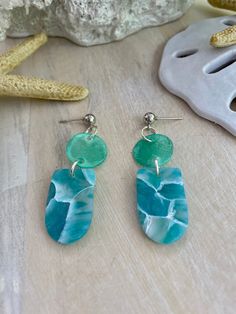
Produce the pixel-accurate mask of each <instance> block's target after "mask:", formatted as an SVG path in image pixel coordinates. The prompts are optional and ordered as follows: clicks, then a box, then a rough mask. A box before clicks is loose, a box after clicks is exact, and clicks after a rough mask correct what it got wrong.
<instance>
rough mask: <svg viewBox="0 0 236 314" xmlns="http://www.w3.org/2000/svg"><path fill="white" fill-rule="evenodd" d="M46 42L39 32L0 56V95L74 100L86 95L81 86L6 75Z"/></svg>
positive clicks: (84, 89)
mask: <svg viewBox="0 0 236 314" xmlns="http://www.w3.org/2000/svg"><path fill="white" fill-rule="evenodd" d="M46 42H47V36H46V35H45V34H44V33H41V34H38V35H35V36H34V37H32V38H29V39H27V40H25V41H24V42H22V43H20V44H19V45H17V46H15V47H14V48H12V49H10V50H8V51H7V52H5V53H4V54H2V55H1V56H0V96H18V97H31V98H40V99H52V100H64V101H75V100H81V99H84V98H85V97H86V96H87V95H88V90H87V89H86V88H85V87H82V86H76V85H71V84H67V83H60V82H56V81H52V80H44V79H40V78H30V77H25V76H21V75H7V74H8V73H9V72H10V71H12V70H13V69H14V68H15V67H16V66H18V65H19V64H20V63H21V62H22V61H24V60H25V59H26V58H28V57H29V56H30V55H31V54H32V53H34V52H35V51H36V50H37V49H38V48H39V47H40V46H42V45H43V44H45V43H46Z"/></svg>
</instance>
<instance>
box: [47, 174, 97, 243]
mask: <svg viewBox="0 0 236 314" xmlns="http://www.w3.org/2000/svg"><path fill="white" fill-rule="evenodd" d="M94 187H95V171H94V170H93V169H81V168H78V169H75V171H74V174H73V176H72V175H71V170H70V169H59V170H56V171H55V172H54V174H53V175H52V178H51V184H50V187H49V192H48V200H47V205H46V213H45V225H46V229H47V231H48V234H49V235H50V236H51V238H52V239H53V240H55V241H57V242H59V243H61V244H70V243H73V242H75V241H77V240H79V239H81V238H82V237H83V236H84V235H85V234H86V233H87V231H88V229H89V226H90V224H91V221H92V216H93V197H94Z"/></svg>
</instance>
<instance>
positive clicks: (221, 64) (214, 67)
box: [204, 52, 236, 74]
mask: <svg viewBox="0 0 236 314" xmlns="http://www.w3.org/2000/svg"><path fill="white" fill-rule="evenodd" d="M235 61H236V52H234V53H232V52H229V53H226V54H224V55H222V56H220V57H219V58H217V59H215V60H213V61H212V62H210V63H209V64H207V65H206V67H205V69H204V71H205V73H207V74H215V73H218V72H220V71H222V70H224V69H226V68H227V67H229V66H230V65H232V64H233V63H235Z"/></svg>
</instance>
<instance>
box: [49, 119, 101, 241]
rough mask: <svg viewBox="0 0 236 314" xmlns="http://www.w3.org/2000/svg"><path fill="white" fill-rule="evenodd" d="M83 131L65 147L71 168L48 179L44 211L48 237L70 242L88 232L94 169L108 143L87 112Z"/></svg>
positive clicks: (91, 209) (91, 214) (98, 163)
mask: <svg viewBox="0 0 236 314" xmlns="http://www.w3.org/2000/svg"><path fill="white" fill-rule="evenodd" d="M78 120H82V121H83V122H85V124H87V127H88V128H87V130H86V131H85V132H84V133H78V134H76V135H74V136H73V137H72V138H71V139H70V140H69V142H68V143H67V146H66V155H67V158H68V159H69V161H70V162H71V163H72V167H71V169H58V170H56V171H55V172H54V173H53V175H52V178H51V184H50V187H49V192H48V199H47V204H46V212H45V225H46V229H47V232H48V234H49V235H50V237H51V238H52V239H53V240H55V241H57V242H59V243H61V244H70V243H73V242H75V241H77V240H79V239H81V238H82V237H83V236H84V235H85V234H86V233H87V231H88V229H89V226H90V224H91V221H92V216H93V197H94V195H93V194H94V188H95V179H96V178H95V171H94V170H93V168H95V167H97V166H98V165H100V164H101V163H103V162H104V161H105V159H106V157H107V146H106V144H105V142H104V141H103V140H102V139H101V138H100V137H99V136H97V135H96V134H97V125H96V118H95V116H94V115H92V114H87V115H86V116H85V117H84V118H83V119H74V120H69V121H60V122H61V123H66V122H71V121H78Z"/></svg>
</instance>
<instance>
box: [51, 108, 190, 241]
mask: <svg viewBox="0 0 236 314" xmlns="http://www.w3.org/2000/svg"><path fill="white" fill-rule="evenodd" d="M158 119H176V118H157V117H156V116H155V115H154V114H153V113H150V112H149V113H146V114H145V116H144V122H145V127H144V128H143V129H142V132H141V133H142V139H141V140H139V141H138V142H137V143H136V145H135V146H134V148H133V152H132V154H133V158H134V160H135V161H136V162H137V163H138V164H140V165H142V166H145V167H146V168H142V169H139V170H138V172H137V214H138V220H139V223H140V225H141V227H142V229H143V231H144V233H145V234H146V235H147V236H148V237H149V238H150V239H151V240H153V241H155V242H157V243H162V244H171V243H173V242H175V241H177V240H179V239H180V238H181V237H182V236H183V235H184V234H185V232H186V229H187V226H188V208H187V203H186V197H185V191H184V185H183V179H182V174H181V171H180V169H178V168H164V167H162V166H163V165H164V164H166V163H167V162H168V161H170V159H171V156H172V154H173V143H172V141H171V140H170V139H169V138H168V137H167V136H165V135H162V134H158V133H157V131H156V129H154V128H153V127H152V124H153V123H154V122H155V121H156V120H158ZM177 119H178V118H177ZM82 120H83V121H84V122H85V123H86V124H87V126H88V128H87V130H86V131H85V132H84V133H78V134H76V135H74V136H73V137H72V138H71V139H70V140H69V142H68V143H67V146H66V155H67V158H68V159H69V161H70V162H71V163H72V166H71V169H58V170H56V171H55V172H54V173H53V175H52V178H51V184H50V187H49V192H48V199H47V203H46V212H45V225H46V229H47V231H48V234H49V235H50V236H51V238H52V239H53V240H55V241H57V242H59V243H61V244H70V243H73V242H75V241H77V240H79V239H81V238H82V237H83V236H84V235H85V234H86V233H87V231H88V229H89V227H90V224H91V222H92V216H93V198H94V188H95V180H96V179H95V171H94V170H93V168H95V167H97V166H99V165H100V164H102V163H103V162H104V161H105V160H106V157H107V146H106V144H105V142H104V141H103V140H102V139H101V138H100V137H99V136H98V135H97V125H96V118H95V116H94V115H92V114H87V115H86V116H85V117H84V118H83V119H82ZM70 121H76V120H70ZM61 122H67V121H61ZM146 132H148V133H150V132H151V134H149V135H145V134H146Z"/></svg>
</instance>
